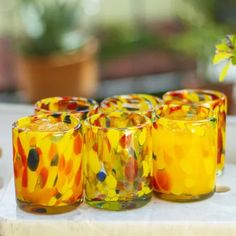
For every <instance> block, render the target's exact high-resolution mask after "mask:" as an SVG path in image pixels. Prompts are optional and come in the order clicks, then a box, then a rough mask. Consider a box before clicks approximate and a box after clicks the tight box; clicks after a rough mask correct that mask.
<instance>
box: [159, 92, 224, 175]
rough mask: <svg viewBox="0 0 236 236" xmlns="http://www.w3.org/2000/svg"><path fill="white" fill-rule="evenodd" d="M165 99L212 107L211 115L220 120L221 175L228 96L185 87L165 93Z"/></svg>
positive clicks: (172, 101) (167, 101)
mask: <svg viewBox="0 0 236 236" xmlns="http://www.w3.org/2000/svg"><path fill="white" fill-rule="evenodd" d="M163 100H164V102H165V103H167V104H168V103H178V104H180V103H183V104H184V103H191V104H197V105H204V106H206V107H208V108H210V112H211V113H212V114H210V115H211V116H212V115H214V116H216V118H217V120H218V138H217V146H218V149H217V175H221V174H222V173H223V170H224V164H225V145H226V141H225V138H226V135H225V129H226V114H227V97H226V96H225V95H224V94H223V93H221V92H218V91H211V90H201V89H196V90H192V89H184V90H176V91H170V92H167V93H166V94H164V96H163Z"/></svg>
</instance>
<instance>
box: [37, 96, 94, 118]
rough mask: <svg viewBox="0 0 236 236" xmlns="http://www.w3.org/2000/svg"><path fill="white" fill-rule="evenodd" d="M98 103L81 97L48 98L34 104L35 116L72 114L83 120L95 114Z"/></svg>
mask: <svg viewBox="0 0 236 236" xmlns="http://www.w3.org/2000/svg"><path fill="white" fill-rule="evenodd" d="M97 108H98V103H97V102H96V101H95V100H93V99H91V98H83V97H50V98H44V99H42V100H40V101H38V102H36V103H35V113H36V114H61V113H64V112H66V113H69V114H74V115H76V116H77V117H78V118H80V119H82V120H84V119H86V118H87V116H90V115H93V114H95V113H96V112H97Z"/></svg>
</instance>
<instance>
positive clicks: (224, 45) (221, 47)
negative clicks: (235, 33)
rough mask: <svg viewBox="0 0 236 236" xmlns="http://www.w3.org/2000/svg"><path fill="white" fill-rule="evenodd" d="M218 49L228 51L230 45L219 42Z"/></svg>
mask: <svg viewBox="0 0 236 236" xmlns="http://www.w3.org/2000/svg"><path fill="white" fill-rule="evenodd" d="M216 49H217V50H219V51H228V50H230V49H229V47H228V46H227V45H226V44H224V43H220V44H217V45H216Z"/></svg>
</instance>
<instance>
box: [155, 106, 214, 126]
mask: <svg viewBox="0 0 236 236" xmlns="http://www.w3.org/2000/svg"><path fill="white" fill-rule="evenodd" d="M171 105H177V106H180V107H181V106H183V105H185V106H190V107H193V108H196V107H199V108H201V107H203V108H205V109H207V110H209V111H210V110H211V109H210V108H209V107H206V106H204V105H192V104H175V103H171ZM165 106H167V107H168V106H169V104H163V105H162V106H161V107H160V108H159V110H158V111H160V110H161V108H163V107H165ZM195 116H196V115H195ZM186 117H187V115H184V116H181V117H177V118H174V119H173V118H170V117H168V114H161V113H159V114H156V118H157V120H159V119H164V120H167V121H173V122H182V123H192V124H198V123H206V122H216V121H217V118H216V117H214V116H208V117H204V118H199V119H196V120H193V119H184V118H186Z"/></svg>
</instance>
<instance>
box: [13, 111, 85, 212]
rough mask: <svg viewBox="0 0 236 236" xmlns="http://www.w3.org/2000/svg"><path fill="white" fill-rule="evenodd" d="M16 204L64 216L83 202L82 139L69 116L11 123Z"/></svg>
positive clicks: (78, 128) (34, 210)
mask: <svg viewBox="0 0 236 236" xmlns="http://www.w3.org/2000/svg"><path fill="white" fill-rule="evenodd" d="M12 138H13V166H14V177H15V191H16V201H17V205H18V206H19V207H20V208H21V209H23V210H25V211H29V212H34V213H45V214H54V213H63V212H66V211H70V210H72V209H74V208H75V207H77V206H78V205H79V204H80V203H81V201H82V195H83V175H82V157H81V149H82V145H83V139H82V134H81V125H80V123H79V120H78V119H77V118H75V117H74V116H71V115H64V114H57V115H36V116H29V117H23V118H21V119H19V120H18V121H16V122H15V123H14V124H13V129H12Z"/></svg>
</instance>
